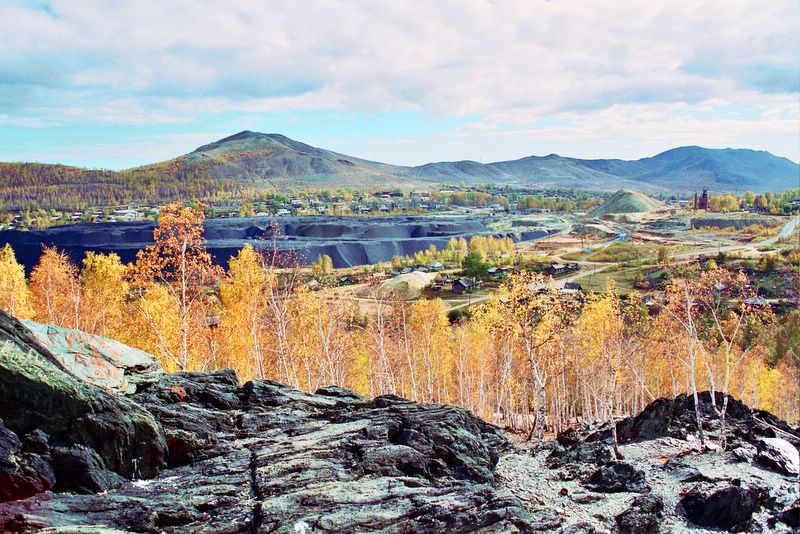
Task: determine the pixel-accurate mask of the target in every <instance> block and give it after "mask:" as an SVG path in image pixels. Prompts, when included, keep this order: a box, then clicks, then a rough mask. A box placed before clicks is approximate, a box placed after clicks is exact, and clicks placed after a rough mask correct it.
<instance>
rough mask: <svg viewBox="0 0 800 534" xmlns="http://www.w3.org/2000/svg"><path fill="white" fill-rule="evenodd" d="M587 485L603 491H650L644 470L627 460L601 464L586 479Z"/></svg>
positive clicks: (594, 489)
mask: <svg viewBox="0 0 800 534" xmlns="http://www.w3.org/2000/svg"><path fill="white" fill-rule="evenodd" d="M586 486H587V487H588V488H589V489H591V490H593V491H599V492H603V493H616V492H620V491H631V492H636V493H647V492H649V491H650V486H648V485H647V482H646V480H645V474H644V471H642V470H640V469H637V468H635V467H634V466H632V465H631V464H628V463H625V462H611V463H609V464H606V465H603V466H600V468H598V469H597V470H596V471H595V472H594V473H592V474H591V476H590V477H589V479H588V480H587V481H586Z"/></svg>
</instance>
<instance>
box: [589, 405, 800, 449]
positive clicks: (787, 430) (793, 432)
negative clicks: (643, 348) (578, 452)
mask: <svg viewBox="0 0 800 534" xmlns="http://www.w3.org/2000/svg"><path fill="white" fill-rule="evenodd" d="M724 399H725V397H724V395H723V394H722V393H719V392H717V393H715V395H714V402H715V403H716V405H717V406H722V403H723V401H724ZM698 401H699V408H700V417H701V421H702V424H703V429H704V430H705V431H707V432H708V431H712V430H713V431H718V430H719V427H720V425H719V417H718V416H717V414H716V412H715V410H714V406H713V404H712V398H711V393H710V392H708V391H703V392H700V393H698ZM726 414H727V415H726V418H727V428H728V434H729V435H728V443H729V445H730V446H731V448H735V447H737V446H739V445H741V444H743V443H749V444H753V445H755V444H756V443H757V441H758V439H759V438H761V437H768V438H774V437H776V431H779V432H780V435H781V437H782V438H784V439H786V440H787V441H789V442H790V443H792V444H793V445H794V446H795V447H800V432H798V430H797V429H795V428H792V427H791V426H789V425H788V424H787V423H786V422H784V421H781V420H780V419H778V418H776V417H775V416H773V415H772V414H770V413H768V412H764V411H761V410H752V409H751V408H749V407H748V406H747V405H745V404H744V403H743V402H741V401H739V400H737V399H735V398H733V397H729V398H728V408H727V412H726ZM616 427H617V439H618V441H619V443H631V442H637V441H646V440H652V439H657V438H662V437H674V438H679V439H687V438H689V437H690V436H693V435H695V434H697V430H698V429H697V420H696V417H695V409H694V396H693V395H687V394H683V395H678V396H677V397H675V398H674V399H669V398H662V399H656V400H655V401H653V402H651V403H650V404H649V405H647V406H646V407H645V409H644V410H642V412H641V413H639V414H638V415H636V416H633V417H628V418H625V419H623V420H622V421H619V422H618V423H617V424H616ZM610 439H611V428H604V429H601V430H598V431H596V432H593V433H591V434H589V435H588V436H587V437H586V440H587V441H605V442H610Z"/></svg>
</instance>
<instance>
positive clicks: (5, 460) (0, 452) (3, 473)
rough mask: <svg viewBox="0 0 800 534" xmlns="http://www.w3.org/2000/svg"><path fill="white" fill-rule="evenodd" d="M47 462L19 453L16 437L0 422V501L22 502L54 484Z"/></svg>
mask: <svg viewBox="0 0 800 534" xmlns="http://www.w3.org/2000/svg"><path fill="white" fill-rule="evenodd" d="M55 480H56V479H55V475H54V473H53V469H52V468H51V466H50V463H49V462H48V461H47V460H46V459H45V458H42V457H41V456H39V455H37V454H35V453H27V452H24V451H23V450H22V443H21V442H20V440H19V438H18V437H17V435H16V434H15V433H14V432H12V431H11V430H9V429H8V428H6V427H5V425H4V424H3V422H2V420H0V502H2V501H11V500H16V499H24V498H26V497H30V496H31V495H35V494H37V493H41V492H43V491H47V490H49V489H50V488H52V487H53V485H54V484H55Z"/></svg>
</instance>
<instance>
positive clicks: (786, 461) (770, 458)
mask: <svg viewBox="0 0 800 534" xmlns="http://www.w3.org/2000/svg"><path fill="white" fill-rule="evenodd" d="M757 460H758V462H759V463H760V464H762V465H765V466H767V467H769V468H772V469H775V470H776V471H778V472H780V473H784V474H786V475H798V474H800V453H798V452H797V449H796V448H795V447H794V445H792V444H791V443H789V442H788V441H786V440H785V439H781V438H762V439H760V440H759V441H758V454H757Z"/></svg>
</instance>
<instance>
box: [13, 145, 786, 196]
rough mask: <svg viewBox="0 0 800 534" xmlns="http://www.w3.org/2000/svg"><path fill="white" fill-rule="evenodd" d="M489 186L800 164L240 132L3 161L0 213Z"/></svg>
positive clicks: (753, 184)
mask: <svg viewBox="0 0 800 534" xmlns="http://www.w3.org/2000/svg"><path fill="white" fill-rule="evenodd" d="M461 182H463V183H467V184H475V183H485V182H494V183H496V184H498V185H511V186H524V187H528V188H534V189H566V188H573V189H583V190H594V191H616V190H618V189H637V190H641V191H646V192H658V191H697V190H699V189H701V188H708V189H709V191H711V192H713V193H717V192H727V191H731V192H743V191H747V190H750V191H755V192H764V191H783V190H786V189H790V188H796V187H800V166H798V164H797V163H794V162H793V161H790V160H788V159H786V158H781V157H777V156H774V155H772V154H770V153H769V152H762V151H755V150H747V149H731V148H727V149H708V148H701V147H696V146H689V147H681V148H675V149H672V150H667V151H666V152H662V153H661V154H657V155H655V156H653V157H649V158H642V159H639V160H634V161H627V160H621V159H594V160H589V159H577V158H568V157H562V156H559V155H557V154H550V155H549V156H528V157H524V158H521V159H517V160H512V161H500V162H495V163H489V164H484V163H479V162H477V161H450V162H435V163H428V164H425V165H420V166H417V167H403V166H397V165H390V164H386V163H380V162H375V161H369V160H366V159H362V158H357V157H353V156H348V155H345V154H340V153H338V152H333V151H330V150H325V149H322V148H317V147H314V146H311V145H307V144H305V143H301V142H299V141H295V140H293V139H290V138H288V137H286V136H284V135H280V134H265V133H258V132H251V131H243V132H240V133H237V134H235V135H232V136H230V137H226V138H224V139H220V140H219V141H215V142H213V143H210V144H207V145H204V146H201V147H199V148H197V149H196V150H194V151H192V152H190V153H188V154H184V155H182V156H178V157H175V158H173V159H170V160H167V161H163V162H159V163H153V164H150V165H145V166H142V167H137V168H134V169H127V170H123V171H110V170H95V169H81V168H76V167H67V166H64V165H51V164H39V163H0V210H2V209H15V208H19V207H21V206H36V205H39V206H47V207H62V206H72V207H74V206H82V205H85V204H90V205H91V204H93V205H108V204H109V203H110V204H119V203H127V202H133V201H145V202H158V201H160V200H161V201H166V200H171V199H185V198H208V197H211V196H213V195H214V194H215V193H216V192H224V193H225V195H226V196H228V197H232V196H236V195H237V194H240V193H241V192H243V191H246V190H248V189H252V188H254V187H255V188H259V189H271V190H290V189H299V188H336V187H353V188H362V189H368V188H386V187H392V188H393V187H401V188H411V187H417V188H428V187H430V186H431V185H433V184H437V183H438V184H447V183H451V184H452V183H461Z"/></svg>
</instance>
